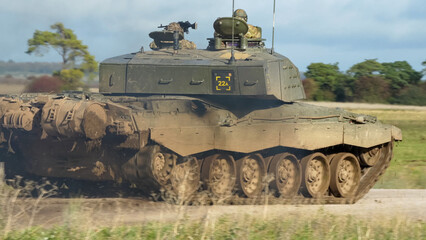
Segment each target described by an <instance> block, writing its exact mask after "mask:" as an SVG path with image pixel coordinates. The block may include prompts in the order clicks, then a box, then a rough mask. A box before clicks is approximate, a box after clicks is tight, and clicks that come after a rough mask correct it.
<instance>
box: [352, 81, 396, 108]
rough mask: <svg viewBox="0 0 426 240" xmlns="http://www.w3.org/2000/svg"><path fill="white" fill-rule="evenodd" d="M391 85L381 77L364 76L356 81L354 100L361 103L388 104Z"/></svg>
mask: <svg viewBox="0 0 426 240" xmlns="http://www.w3.org/2000/svg"><path fill="white" fill-rule="evenodd" d="M389 97H390V91H389V83H388V82H387V81H386V80H385V79H383V77H381V76H363V77H360V78H358V79H356V80H355V83H354V99H355V101H359V102H370V103H386V102H387V101H388V98H389Z"/></svg>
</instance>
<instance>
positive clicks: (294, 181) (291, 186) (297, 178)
mask: <svg viewBox="0 0 426 240" xmlns="http://www.w3.org/2000/svg"><path fill="white" fill-rule="evenodd" d="M268 173H269V174H272V175H273V176H274V180H273V181H272V182H271V184H270V186H271V189H274V190H275V191H276V193H277V195H281V196H282V197H285V198H288V197H293V196H294V195H296V194H297V192H298V191H299V188H300V184H301V182H302V171H301V167H300V164H299V161H298V160H297V158H296V157H295V156H294V155H293V154H290V153H280V154H276V155H275V156H274V157H273V158H272V160H271V163H270V165H269V169H268Z"/></svg>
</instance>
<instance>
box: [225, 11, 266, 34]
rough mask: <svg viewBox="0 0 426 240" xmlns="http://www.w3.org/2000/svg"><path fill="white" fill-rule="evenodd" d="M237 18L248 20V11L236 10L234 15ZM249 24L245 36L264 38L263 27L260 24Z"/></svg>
mask: <svg viewBox="0 0 426 240" xmlns="http://www.w3.org/2000/svg"><path fill="white" fill-rule="evenodd" d="M232 16H233V17H235V18H239V19H241V20H244V21H245V22H247V19H248V17H247V13H246V11H244V10H243V9H237V10H235V11H234V14H233V15H232ZM247 25H248V27H249V28H248V31H247V33H246V34H245V35H244V37H246V38H250V39H253V38H262V28H260V27H258V26H253V25H251V24H247Z"/></svg>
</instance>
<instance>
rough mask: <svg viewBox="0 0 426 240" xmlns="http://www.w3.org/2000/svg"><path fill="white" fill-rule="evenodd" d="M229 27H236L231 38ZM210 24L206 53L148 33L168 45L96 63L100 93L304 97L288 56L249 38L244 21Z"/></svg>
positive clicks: (222, 20)
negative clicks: (210, 36) (177, 46)
mask: <svg viewBox="0 0 426 240" xmlns="http://www.w3.org/2000/svg"><path fill="white" fill-rule="evenodd" d="M232 24H234V25H235V27H234V36H232ZM213 25H214V29H215V34H214V35H215V37H214V38H213V39H210V45H209V47H208V49H205V50H202V49H184V48H178V49H173V48H171V47H170V46H172V45H173V44H172V42H173V40H172V35H173V34H172V31H171V30H167V29H166V30H163V31H159V32H152V33H151V34H150V36H154V35H155V36H159V35H161V36H168V37H169V39H168V41H165V42H167V43H161V46H163V45H164V46H169V47H162V48H158V49H157V51H149V52H148V51H147V52H145V51H141V52H137V53H133V54H127V55H122V56H118V57H114V58H110V59H107V60H105V61H103V62H102V63H101V64H100V79H99V85H100V87H99V91H100V92H101V93H104V94H132V95H159V94H161V95H186V96H200V97H208V98H212V96H218V97H219V96H220V97H221V98H223V97H226V96H239V97H241V99H244V98H257V99H277V100H281V101H285V102H291V101H295V100H299V99H304V98H305V93H304V89H303V85H302V82H301V80H300V73H299V70H298V69H297V67H296V66H295V65H294V64H293V63H292V62H291V61H290V60H289V59H288V58H286V57H284V56H282V55H280V54H278V53H273V54H271V53H270V51H268V50H267V49H265V48H264V44H263V41H264V39H250V40H248V39H247V38H246V37H245V34H246V33H247V31H248V25H247V23H246V22H245V21H243V20H241V19H239V18H235V17H234V18H233V17H231V18H219V19H217V20H216V21H215V22H214V24H213ZM154 33H155V34H154ZM182 36H183V34H182V35H179V38H178V39H179V40H181V39H183V37H182ZM158 39H159V37H157V42H158ZM170 40H172V41H170ZM154 42H155V41H154ZM232 43H234V44H235V49H236V50H237V51H236V53H235V58H236V60H237V61H236V62H233V63H230V62H229V59H230V57H231V51H230V46H231V45H230V44H232ZM167 44H170V45H167ZM221 46H223V47H221ZM176 50H178V51H176Z"/></svg>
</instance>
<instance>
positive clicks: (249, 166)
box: [237, 154, 266, 198]
mask: <svg viewBox="0 0 426 240" xmlns="http://www.w3.org/2000/svg"><path fill="white" fill-rule="evenodd" d="M265 175H266V167H265V161H264V160H263V157H262V156H261V155H260V154H250V155H247V156H245V157H243V158H241V159H239V160H238V161H237V183H238V188H239V191H240V192H242V193H243V194H244V195H245V196H247V197H249V198H253V197H256V196H258V195H260V193H261V192H262V190H263V186H264V184H263V179H264V177H265Z"/></svg>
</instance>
